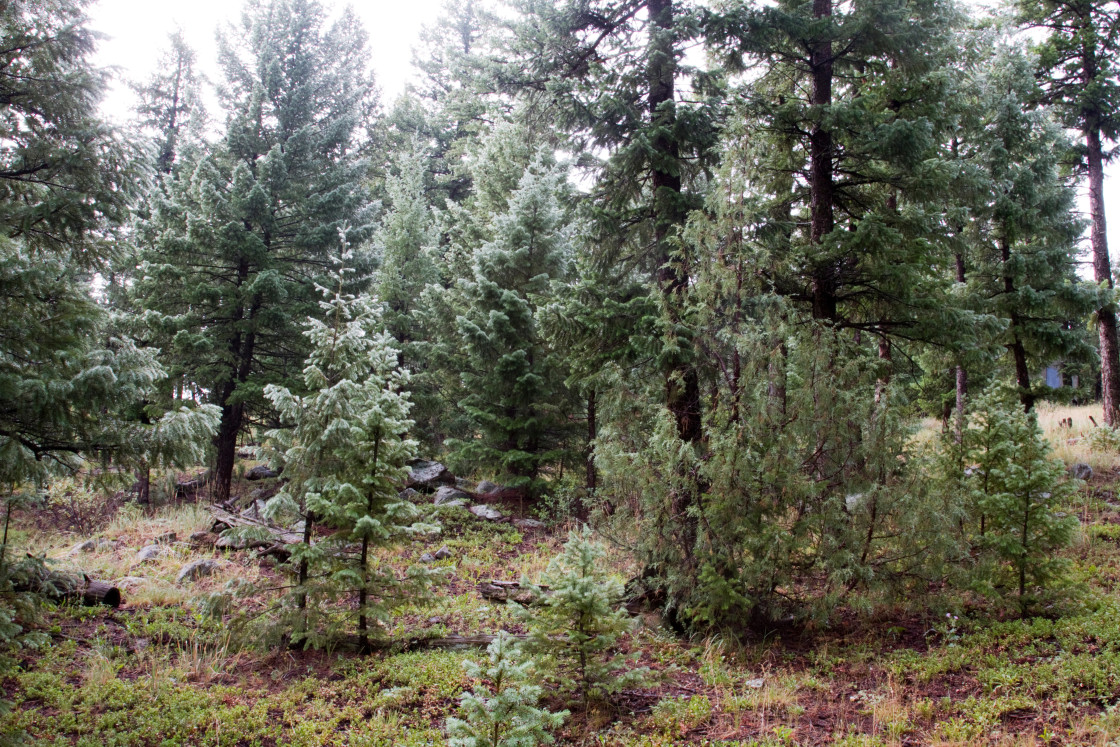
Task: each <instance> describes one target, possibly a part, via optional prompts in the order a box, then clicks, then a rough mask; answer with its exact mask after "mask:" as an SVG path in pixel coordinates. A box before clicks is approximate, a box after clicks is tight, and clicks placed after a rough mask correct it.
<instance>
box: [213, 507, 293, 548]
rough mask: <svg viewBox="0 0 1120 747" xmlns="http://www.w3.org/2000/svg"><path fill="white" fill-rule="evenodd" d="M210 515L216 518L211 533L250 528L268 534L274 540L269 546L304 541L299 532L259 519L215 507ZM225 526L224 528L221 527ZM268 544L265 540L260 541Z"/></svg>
mask: <svg viewBox="0 0 1120 747" xmlns="http://www.w3.org/2000/svg"><path fill="white" fill-rule="evenodd" d="M210 513H211V514H212V515H213V516H214V526H213V528H212V529H211V531H215V532H221V531H224V530H225V529H231V528H235V527H248V528H251V529H260V530H263V531H264V532H266V533H267V534H268V535H269V537H271V538H272V541H271V542H267V544H268V545H269V546H271V545H273V544H276V543H280V544H284V545H295V544H299V543H300V542H302V541H303V535H302V534H301V533H299V532H293V531H292V530H290V529H283V528H281V527H277V526H273V525H272V524H269V523H268V522H266V521H261V520H259V519H250V518H247V517H245V516H242V515H240V514H235V513H232V512H230V511H227V510H225V509H224V508H220V507H218V506H213V507H212V508H211V509H210ZM219 525H223V526H219ZM259 541H260V542H266V541H265V540H259Z"/></svg>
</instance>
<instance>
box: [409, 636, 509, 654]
mask: <svg viewBox="0 0 1120 747" xmlns="http://www.w3.org/2000/svg"><path fill="white" fill-rule="evenodd" d="M496 637H497V636H492V635H452V636H446V637H444V638H413V639H410V640H409V641H407V642H406V643H405V650H406V651H423V650H426V649H433V648H438V649H443V650H454V649H462V648H486V647H487V646H489V645H490V644H491V643H493V642H494V639H495V638H496ZM510 638H513V639H516V640H521V641H523V640H525V636H524V635H510ZM389 645H390V647H391V646H393V645H396V644H392V643H390V644H389Z"/></svg>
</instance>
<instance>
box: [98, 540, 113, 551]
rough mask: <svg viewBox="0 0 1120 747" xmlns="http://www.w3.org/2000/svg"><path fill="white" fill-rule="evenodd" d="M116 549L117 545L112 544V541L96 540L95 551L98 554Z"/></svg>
mask: <svg viewBox="0 0 1120 747" xmlns="http://www.w3.org/2000/svg"><path fill="white" fill-rule="evenodd" d="M116 549H117V543H116V542H113V541H112V540H107V539H99V540H97V551H98V552H112V551H113V550H116Z"/></svg>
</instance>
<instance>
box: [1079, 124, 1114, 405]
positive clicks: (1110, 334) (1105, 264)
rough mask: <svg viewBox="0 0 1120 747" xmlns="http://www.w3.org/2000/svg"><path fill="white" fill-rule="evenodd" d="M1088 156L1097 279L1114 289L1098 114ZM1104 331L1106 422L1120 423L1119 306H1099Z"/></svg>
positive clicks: (1089, 128)
mask: <svg viewBox="0 0 1120 747" xmlns="http://www.w3.org/2000/svg"><path fill="white" fill-rule="evenodd" d="M1084 134H1085V145H1086V151H1087V153H1086V157H1087V160H1088V167H1089V218H1090V221H1091V223H1090V229H1089V243H1090V245H1091V246H1092V250H1093V279H1094V280H1096V281H1097V282H1098V283H1103V284H1104V285H1105V287H1107V288H1109V289H1111V288H1112V264H1111V262H1110V260H1109V256H1108V237H1107V234H1106V233H1105V215H1104V155H1103V149H1102V147H1101V133H1100V127H1099V125H1098V124H1097V118H1096V117H1087V118H1086V126H1085V133H1084ZM1097 331H1098V332H1099V334H1100V346H1101V349H1100V352H1101V392H1102V395H1103V396H1102V399H1103V405H1104V422H1105V424H1107V425H1109V426H1112V427H1116V426H1118V425H1120V345H1118V343H1117V325H1116V308H1115V306H1113V305H1112V304H1109V305H1107V306H1102V307H1101V308H1099V309H1097Z"/></svg>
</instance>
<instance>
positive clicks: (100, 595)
mask: <svg viewBox="0 0 1120 747" xmlns="http://www.w3.org/2000/svg"><path fill="white" fill-rule="evenodd" d="M13 586H14V587H15V590H16V591H30V592H34V593H36V594H42V595H43V596H45V597H47V598H48V599H51V600H53V601H56V602H62V601H69V602H77V603H79V604H84V605H86V606H87V607H96V606H97V605H99V604H104V605H107V606H109V607H113V608H116V607H120V606H121V592H120V589H118V588H117V587H115V586H113V585H112V584H107V583H105V582H104V581H94V580H93V579H91V578H90V577H89V576H87V575H85V574H84V573H83V574H81V575H77V574H73V573H62V572H60V571H47V570H44V571H43V572H41V573H37V574H35V575H33V576H31V577H28V578H24V579H20V580H18V581H15V583H14V584H13Z"/></svg>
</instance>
